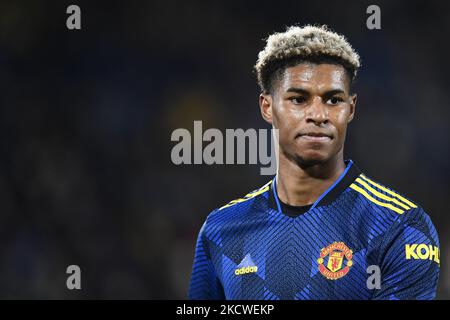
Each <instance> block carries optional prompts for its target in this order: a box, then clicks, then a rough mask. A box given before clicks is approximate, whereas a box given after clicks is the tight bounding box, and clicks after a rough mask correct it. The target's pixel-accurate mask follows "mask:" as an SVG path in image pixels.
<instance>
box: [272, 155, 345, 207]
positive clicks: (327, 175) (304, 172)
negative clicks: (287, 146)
mask: <svg viewBox="0 0 450 320" xmlns="http://www.w3.org/2000/svg"><path fill="white" fill-rule="evenodd" d="M279 161H280V165H279V170H278V174H277V181H276V182H277V190H276V191H277V194H278V197H279V198H280V200H281V201H282V202H284V203H286V204H289V205H291V206H306V205H309V204H313V203H314V202H315V201H316V200H317V199H318V198H319V197H320V196H321V195H322V194H323V193H324V192H325V191H326V190H327V189H328V188H329V187H330V186H331V185H332V184H333V183H334V182H335V181H336V180H337V179H338V178H339V176H340V175H341V174H342V172H343V171H344V170H345V163H344V160H343V155H342V152H339V153H338V154H337V155H336V156H335V157H334V158H332V159H330V160H329V161H327V162H325V163H321V164H316V165H312V166H309V167H301V166H299V165H298V164H297V163H296V162H295V161H293V160H291V159H288V158H287V157H285V156H284V155H282V154H281V153H280V158H279Z"/></svg>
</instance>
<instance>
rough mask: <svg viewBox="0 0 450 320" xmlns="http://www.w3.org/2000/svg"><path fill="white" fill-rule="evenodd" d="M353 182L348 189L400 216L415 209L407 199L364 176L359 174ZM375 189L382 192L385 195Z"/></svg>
mask: <svg viewBox="0 0 450 320" xmlns="http://www.w3.org/2000/svg"><path fill="white" fill-rule="evenodd" d="M355 182H357V183H355ZM355 182H353V183H352V184H351V185H350V188H352V189H353V190H355V191H356V192H359V193H360V194H362V195H363V196H364V197H365V198H366V199H367V200H369V201H371V202H373V203H375V204H377V205H379V206H382V207H385V208H389V209H391V210H393V211H395V212H397V213H398V214H402V213H404V212H405V211H406V210H409V209H411V208H417V206H416V205H415V204H414V203H412V202H411V201H409V200H408V199H405V198H404V197H402V196H401V195H399V194H397V193H395V192H394V191H392V190H389V189H388V188H386V187H383V186H382V185H380V184H378V183H376V182H374V181H372V180H370V179H369V178H367V177H366V176H365V175H364V174H360V175H359V177H358V178H356V180H355ZM377 189H378V190H382V191H384V192H385V193H386V194H385V193H382V192H380V191H378V190H377Z"/></svg>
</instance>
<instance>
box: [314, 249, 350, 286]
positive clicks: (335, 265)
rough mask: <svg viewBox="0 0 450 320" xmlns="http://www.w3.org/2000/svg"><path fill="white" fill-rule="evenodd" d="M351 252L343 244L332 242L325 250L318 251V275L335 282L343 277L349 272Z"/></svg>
mask: <svg viewBox="0 0 450 320" xmlns="http://www.w3.org/2000/svg"><path fill="white" fill-rule="evenodd" d="M352 257H353V251H352V250H350V249H349V248H348V247H347V246H346V245H345V243H343V242H333V243H332V244H330V245H329V246H328V247H326V248H322V250H320V257H319V259H317V263H318V264H319V271H320V273H321V274H322V275H323V276H324V277H325V278H327V279H330V280H337V279H339V278H342V277H343V276H345V275H346V274H347V273H348V272H349V271H350V268H351V266H352V265H353V262H352Z"/></svg>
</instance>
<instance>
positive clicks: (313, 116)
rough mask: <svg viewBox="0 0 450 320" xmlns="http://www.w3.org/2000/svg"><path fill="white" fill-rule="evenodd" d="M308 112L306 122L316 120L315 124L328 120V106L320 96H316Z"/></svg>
mask: <svg viewBox="0 0 450 320" xmlns="http://www.w3.org/2000/svg"><path fill="white" fill-rule="evenodd" d="M306 112H307V114H306V122H314V123H315V124H322V123H327V122H328V108H327V106H325V105H324V103H323V101H322V99H321V98H320V97H314V99H313V100H312V102H311V104H310V105H309V106H308V108H307V111H306Z"/></svg>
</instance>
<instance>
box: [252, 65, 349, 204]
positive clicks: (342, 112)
mask: <svg viewBox="0 0 450 320" xmlns="http://www.w3.org/2000/svg"><path fill="white" fill-rule="evenodd" d="M259 105H260V109H261V114H262V116H263V118H264V120H266V121H267V122H268V123H270V124H271V125H272V126H273V128H275V129H278V130H279V163H278V173H277V180H276V183H277V193H278V196H279V198H280V200H281V201H282V202H284V203H286V204H289V205H292V206H305V205H309V204H313V203H314V202H315V201H316V200H317V199H318V198H319V197H320V195H321V194H322V193H323V192H325V190H327V189H328V188H329V187H330V186H331V185H332V184H333V183H334V182H335V181H336V180H337V178H338V177H339V176H340V175H341V174H342V172H343V171H344V170H345V163H344V155H343V153H344V142H345V135H346V131H347V125H348V124H349V123H350V122H351V121H352V119H353V116H354V114H355V106H356V94H351V93H350V78H349V76H348V74H347V73H346V71H345V69H344V67H342V66H341V65H337V64H328V63H323V64H312V63H311V64H310V63H301V64H298V65H296V66H294V67H290V68H287V69H286V70H285V71H284V74H283V77H282V79H280V80H278V81H275V83H274V84H273V88H272V92H271V93H262V94H261V95H260V97H259Z"/></svg>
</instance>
